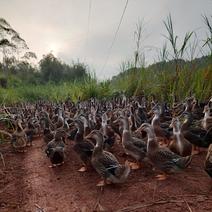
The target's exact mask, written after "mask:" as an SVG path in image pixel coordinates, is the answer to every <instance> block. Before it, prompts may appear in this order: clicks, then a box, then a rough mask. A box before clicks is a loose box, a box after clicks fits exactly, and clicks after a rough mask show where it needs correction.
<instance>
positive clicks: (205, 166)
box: [204, 144, 212, 178]
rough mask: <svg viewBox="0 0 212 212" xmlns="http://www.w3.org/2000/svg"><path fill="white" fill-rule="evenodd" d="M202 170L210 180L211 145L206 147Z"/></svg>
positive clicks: (211, 173) (211, 171)
mask: <svg viewBox="0 0 212 212" xmlns="http://www.w3.org/2000/svg"><path fill="white" fill-rule="evenodd" d="M204 170H205V171H206V172H207V174H208V175H209V176H210V177H211V178H212V144H210V146H209V147H208V152H207V155H206V159H205V163H204Z"/></svg>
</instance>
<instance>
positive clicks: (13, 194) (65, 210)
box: [0, 139, 212, 212]
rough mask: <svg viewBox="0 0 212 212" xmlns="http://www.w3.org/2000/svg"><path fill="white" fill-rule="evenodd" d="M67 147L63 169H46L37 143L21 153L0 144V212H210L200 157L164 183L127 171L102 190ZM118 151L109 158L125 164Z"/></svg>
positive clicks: (211, 198)
mask: <svg viewBox="0 0 212 212" xmlns="http://www.w3.org/2000/svg"><path fill="white" fill-rule="evenodd" d="M72 146H73V144H72V143H70V144H68V145H67V149H66V150H67V151H66V161H65V164H64V165H63V166H61V167H56V168H49V165H50V161H49V159H48V158H47V157H46V155H45V153H44V143H43V141H42V140H41V139H37V140H35V141H34V145H33V147H29V148H28V150H27V152H26V153H14V152H13V151H12V150H11V148H10V146H9V144H4V145H0V149H1V152H2V153H3V156H4V160H5V164H6V167H5V168H3V167H2V163H1V161H0V164H1V165H0V167H1V170H2V171H1V172H0V211H1V212H6V211H8V212H13V211H17V212H22V211H23V212H29V211H32V212H34V211H36V212H44V211H45V212H53V211H61V212H69V211H82V212H87V211H88V212H89V211H149V212H150V211H151V212H153V211H155V212H156V211H161V212H164V211H190V212H191V211H195V212H197V211H201V212H202V211H212V190H211V187H212V181H211V179H210V178H209V177H208V176H207V174H206V173H205V172H204V171H203V161H204V158H205V153H201V154H200V155H197V156H194V158H193V161H192V164H191V166H190V167H189V168H187V169H186V170H185V171H184V172H182V173H179V174H176V175H172V176H171V177H169V178H168V179H167V180H165V181H157V180H156V179H155V175H156V173H155V172H154V171H152V170H151V169H150V168H147V167H146V168H143V169H141V170H136V171H131V173H130V176H129V178H128V180H127V182H126V183H124V184H122V185H108V186H106V187H105V188H104V189H103V190H101V189H100V188H98V187H96V183H97V182H98V181H99V180H100V178H99V176H98V174H97V173H96V172H95V171H94V170H89V171H88V172H85V173H79V172H78V171H77V170H78V169H79V168H80V167H81V163H80V160H79V159H78V157H77V155H76V153H75V152H74V151H73V150H72ZM122 153H123V152H122V149H121V147H120V146H119V145H118V144H116V146H115V147H114V154H115V155H116V156H117V157H118V158H119V160H120V161H123V162H124V160H126V159H127V158H126V157H125V158H124V157H123V156H122V155H123V154H122Z"/></svg>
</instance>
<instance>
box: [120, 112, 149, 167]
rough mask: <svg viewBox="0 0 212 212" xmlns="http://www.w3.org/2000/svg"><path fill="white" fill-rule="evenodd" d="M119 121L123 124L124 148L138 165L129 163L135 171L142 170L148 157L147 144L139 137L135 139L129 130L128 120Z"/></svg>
mask: <svg viewBox="0 0 212 212" xmlns="http://www.w3.org/2000/svg"><path fill="white" fill-rule="evenodd" d="M118 120H119V121H121V122H122V124H123V132H122V147H123V149H124V151H125V153H126V154H127V155H130V156H131V157H133V158H134V159H135V160H136V163H129V165H130V167H131V168H132V169H134V170H136V169H140V168H141V162H142V161H143V160H144V158H145V157H146V142H145V141H144V140H142V139H139V138H137V137H133V136H132V134H131V132H130V130H129V122H128V118H127V117H126V116H125V117H119V119H118Z"/></svg>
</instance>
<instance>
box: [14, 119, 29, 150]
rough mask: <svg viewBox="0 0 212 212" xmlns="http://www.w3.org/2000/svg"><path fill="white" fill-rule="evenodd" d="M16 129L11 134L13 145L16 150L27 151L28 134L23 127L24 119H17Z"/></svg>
mask: <svg viewBox="0 0 212 212" xmlns="http://www.w3.org/2000/svg"><path fill="white" fill-rule="evenodd" d="M15 125H16V130H15V132H14V133H13V134H12V136H11V145H12V147H13V149H14V150H15V151H16V152H26V146H27V135H26V133H25V131H24V129H23V127H22V120H21V119H19V118H18V119H17V120H16V124H15Z"/></svg>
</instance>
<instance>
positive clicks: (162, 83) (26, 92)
mask: <svg viewBox="0 0 212 212" xmlns="http://www.w3.org/2000/svg"><path fill="white" fill-rule="evenodd" d="M174 77H175V72H174V71H170V70H167V69H164V70H160V71H157V70H152V69H148V68H142V69H136V70H133V69H132V70H131V71H129V72H127V73H126V74H124V75H122V76H121V77H119V78H117V79H116V80H112V81H104V82H98V80H96V78H95V77H89V78H88V79H85V80H84V81H81V82H73V83H62V84H60V85H55V84H52V83H48V84H46V85H21V86H18V87H10V88H7V89H3V88H1V89H0V103H1V104H14V103H19V102H34V101H36V100H40V99H45V100H51V101H55V102H59V101H63V100H65V99H66V98H67V97H71V98H72V100H73V101H77V99H78V98H79V97H80V99H82V100H86V99H89V98H91V97H97V98H99V99H101V98H109V97H111V96H112V95H113V94H115V93H117V92H125V94H126V95H127V96H138V95H140V94H143V93H144V94H146V95H147V96H150V95H151V94H154V95H155V96H157V98H158V99H159V100H166V101H169V102H171V101H172V95H173V93H175V94H176V95H177V96H178V97H179V98H180V99H181V100H183V99H184V98H185V97H186V96H188V95H189V93H190V92H192V93H193V94H195V96H196V97H197V98H198V99H199V100H205V99H207V98H209V97H210V96H211V94H212V83H211V79H212V65H211V64H209V65H208V66H207V67H205V68H201V69H196V70H195V69H191V68H190V67H189V66H184V67H183V68H182V69H181V70H180V71H179V76H178V82H177V84H176V83H175V81H174Z"/></svg>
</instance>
